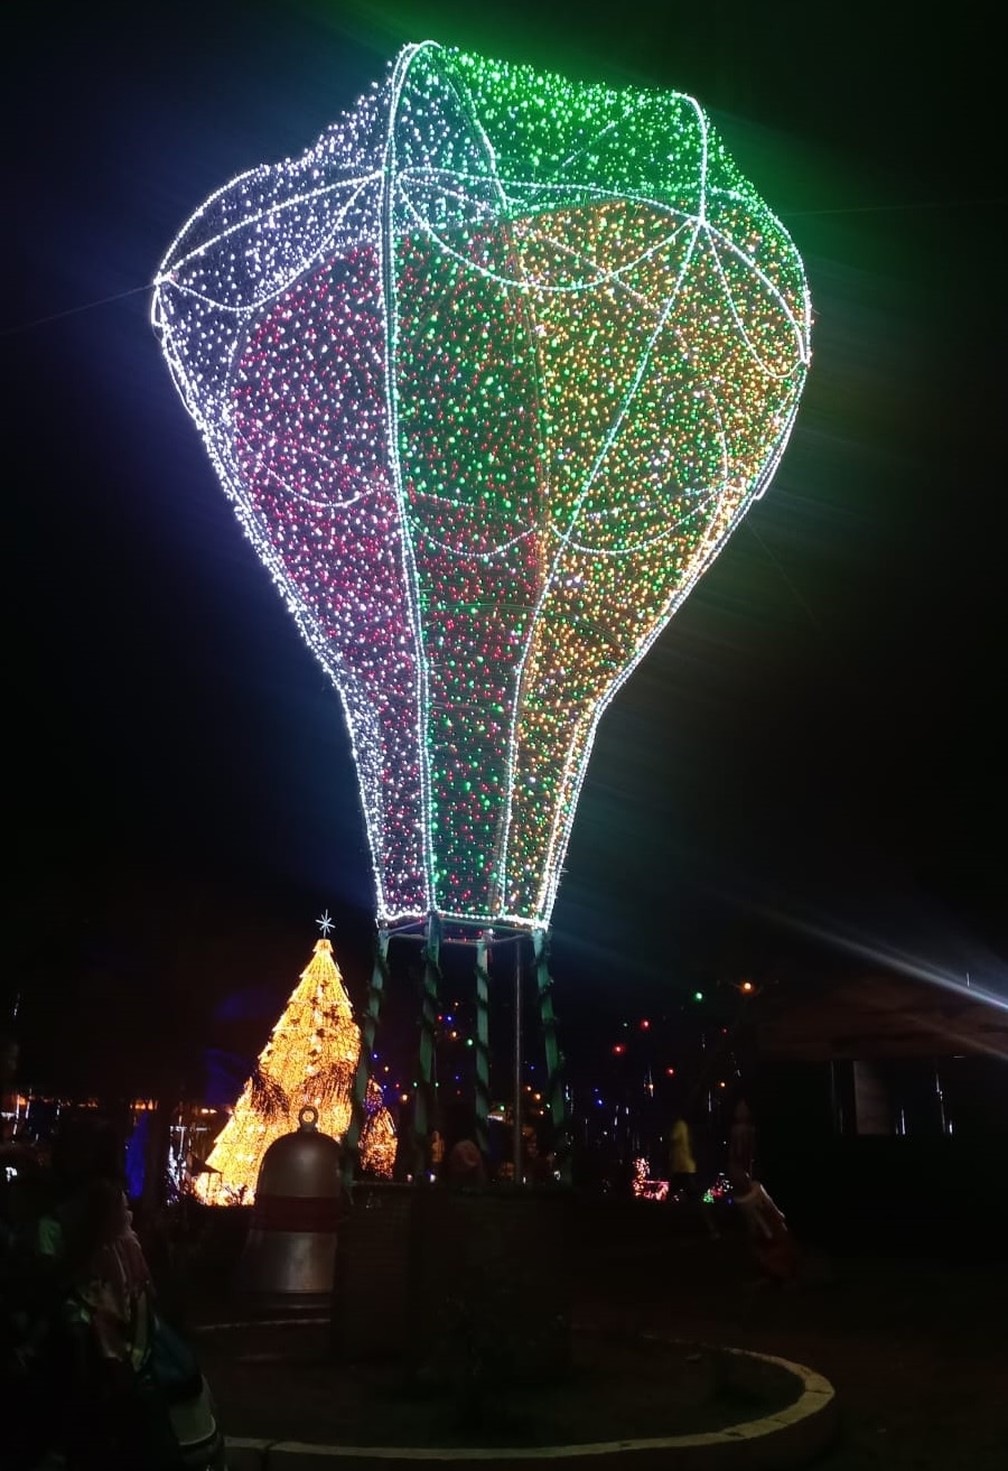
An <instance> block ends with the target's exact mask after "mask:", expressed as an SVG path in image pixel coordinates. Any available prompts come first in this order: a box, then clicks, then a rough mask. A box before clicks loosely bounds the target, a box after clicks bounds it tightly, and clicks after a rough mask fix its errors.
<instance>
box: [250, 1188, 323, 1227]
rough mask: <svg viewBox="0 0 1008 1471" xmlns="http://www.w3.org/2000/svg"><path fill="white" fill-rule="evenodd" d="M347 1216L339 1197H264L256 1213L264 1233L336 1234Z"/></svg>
mask: <svg viewBox="0 0 1008 1471" xmlns="http://www.w3.org/2000/svg"><path fill="white" fill-rule="evenodd" d="M342 1216H343V1202H342V1198H341V1197H340V1196H338V1195H330V1196H319V1195H262V1196H259V1197H257V1199H256V1203H255V1206H254V1208H253V1211H252V1227H253V1229H256V1228H258V1229H259V1230H260V1231H335V1230H336V1229H337V1227H338V1226H339V1223H340V1220H341V1219H342Z"/></svg>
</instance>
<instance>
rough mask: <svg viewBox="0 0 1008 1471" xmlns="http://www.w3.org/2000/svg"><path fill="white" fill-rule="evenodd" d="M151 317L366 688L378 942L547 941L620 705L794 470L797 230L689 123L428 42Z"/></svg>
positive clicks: (352, 713)
mask: <svg viewBox="0 0 1008 1471" xmlns="http://www.w3.org/2000/svg"><path fill="white" fill-rule="evenodd" d="M153 322H154V326H155V328H156V330H157V332H158V334H159V336H160V339H161V344H162V347H163V350H164V353H165V356H166V358H167V360H168V363H169V365H170V367H171V370H172V373H173V376H174V379H175V382H176V385H177V387H178V389H179V392H180V393H181V395H182V398H183V400H184V402H185V404H186V407H187V409H188V410H189V412H190V414H191V415H192V416H193V418H194V419H195V420H196V423H197V424H198V426H199V428H200V431H201V433H202V435H203V438H204V441H205V443H206V446H207V449H208V451H209V453H210V456H211V458H212V460H213V463H214V465H215V467H216V470H217V473H218V475H219V476H220V479H221V482H222V484H223V486H224V489H225V491H226V492H227V494H228V495H229V497H230V498H231V499H232V501H233V502H234V505H235V508H236V511H237V514H238V517H239V519H240V521H241V523H242V525H243V527H244V529H245V531H246V533H247V534H248V535H249V537H250V538H251V539H252V541H253V543H254V544H255V546H256V549H257V550H258V552H259V554H260V556H261V557H262V559H263V561H264V562H265V564H266V566H267V567H268V568H269V571H270V572H271V574H272V576H273V578H274V580H275V581H276V583H277V585H278V587H279V589H280V591H281V592H282V594H283V596H284V598H285V599H286V601H287V604H288V607H289V608H290V610H291V612H292V613H293V615H294V617H295V619H296V620H297V623H298V626H299V628H300V629H301V632H302V634H303V636H304V637H305V639H306V640H307V642H308V643H309V645H310V646H311V648H312V649H313V650H314V651H315V653H316V655H317V657H318V659H319V661H320V662H321V664H322V665H323V667H324V668H325V670H326V671H327V673H328V674H329V676H330V678H331V679H332V681H333V683H334V684H335V686H336V688H337V689H338V691H339V693H340V696H341V699H342V702H343V707H344V710H345V713H346V719H347V724H348V727H349V731H350V738H351V741H352V745H353V753H354V758H355V761H356V765H357V772H358V776H359V780H360V788H361V797H362V802H363V808H364V814H365V818H366V823H367V830H368V837H369V841H370V848H371V854H372V859H373V865H374V875H375V887H376V892H377V915H378V921H379V924H380V925H381V926H383V927H387V926H390V925H396V924H399V923H402V922H407V921H411V920H412V921H416V920H422V919H425V918H426V917H429V916H438V917H439V918H440V920H441V921H442V922H444V923H448V922H452V923H455V924H459V925H462V926H466V925H469V926H474V927H480V926H498V927H499V926H504V927H506V928H510V929H512V930H513V929H516V928H517V929H528V930H531V931H533V933H534V934H536V935H538V936H540V937H542V935H543V934H544V933H545V931H546V928H547V926H548V924H549V920H550V915H551V911H552V908H553V904H554V900H555V898H556V893H557V884H558V878H559V874H560V871H561V867H562V864H563V862H564V857H565V853H566V850H567V845H568V842H569V839H570V834H571V827H572V823H573V820H574V814H575V810H576V806H577V799H578V794H579V791H580V787H581V783H582V781H583V780H584V776H585V772H586V769H587V765H588V758H589V754H590V751H591V746H592V742H593V739H594V735H595V731H596V728H597V726H598V722H599V719H600V717H601V714H602V712H603V710H604V709H605V707H606V706H607V704H608V703H609V701H610V700H611V699H612V698H613V697H614V695H615V694H616V692H617V691H618V690H619V688H620V686H621V684H622V683H623V681H624V680H625V679H626V678H627V677H628V675H629V674H630V673H631V672H632V670H633V669H634V668H635V666H636V665H637V663H638V662H639V660H640V659H641V658H642V657H643V655H644V654H645V653H646V651H647V649H648V648H649V647H650V645H651V644H652V643H653V641H654V640H655V639H656V638H657V637H658V635H659V633H660V632H661V631H662V629H663V628H664V627H665V625H666V624H667V622H668V620H669V619H670V618H671V616H672V614H673V613H674V612H675V610H676V608H677V607H678V606H679V604H680V603H681V602H682V600H683V598H684V597H685V596H686V595H687V593H688V592H689V590H690V588H691V587H692V585H693V583H694V582H695V581H696V579H697V578H698V577H699V576H700V574H701V573H702V572H703V571H704V570H705V569H706V568H707V567H708V566H709V565H710V563H711V561H712V560H713V558H714V556H715V555H716V554H717V552H718V551H719V550H720V548H721V547H722V546H723V545H724V543H725V541H726V539H727V537H728V536H729V534H730V532H731V531H732V530H733V528H734V527H735V526H736V525H737V524H738V522H739V520H740V519H741V517H742V515H743V514H744V513H745V511H746V509H747V507H748V505H749V503H750V502H751V501H752V500H753V499H754V498H755V497H758V496H760V495H761V494H762V493H763V491H764V490H765V489H766V487H767V485H768V483H769V481H770V478H771V476H772V475H773V472H774V470H775V468H776V465H777V463H778V461H779V459H780V456H781V453H782V451H783V449H784V446H785V445H786V443H787V439H788V435H789V433H790V431H791V427H792V424H793V422H794V416H795V413H796V409H797V405H798V400H799V396H800V394H801V390H802V386H803V384H804V381H805V377H806V373H807V369H808V364H809V337H810V304H809V297H808V291H807V286H806V281H805V275H804V271H803V268H802V263H801V260H800V258H799V256H798V253H797V251H796V249H795V247H794V244H793V243H792V241H791V239H790V237H789V235H788V234H787V232H786V230H785V229H784V228H783V226H782V225H781V224H780V223H779V221H777V220H776V219H775V218H774V216H773V215H772V214H771V213H770V211H769V210H768V209H767V207H766V205H765V204H763V202H762V201H761V199H760V198H759V196H758V195H757V194H756V192H755V190H754V189H753V188H752V186H751V185H750V184H749V183H748V182H747V181H746V180H745V179H744V178H743V177H742V175H741V174H740V173H739V171H738V169H737V168H736V167H735V165H734V164H733V163H732V161H731V160H730V159H729V158H728V156H727V155H726V153H725V151H724V148H723V146H722V144H721V143H720V141H719V140H718V138H717V137H716V135H715V134H714V133H713V131H712V129H711V127H710V125H709V123H708V121H707V119H706V117H705V115H704V113H703V112H702V110H701V109H700V107H699V106H698V105H697V104H696V103H695V102H694V101H693V100H692V99H691V98H689V97H686V96H683V95H681V94H678V93H669V92H657V91H640V90H629V89H627V90H620V91H615V90H612V89H609V88H607V87H604V86H599V85H590V86H589V85H579V84H576V83H572V82H569V81H566V80H564V79H563V78H561V77H558V76H553V75H546V74H541V73H539V72H537V71H535V70H533V69H532V68H530V67H525V66H516V65H510V64H505V63H501V62H495V61H490V60H487V59H485V58H483V57H479V56H472V55H466V54H463V53H461V52H459V51H456V50H451V49H447V48H445V47H442V46H440V45H437V44H435V43H434V42H430V41H427V42H423V43H421V44H419V45H411V46H407V47H406V48H404V50H403V51H402V52H401V53H400V54H399V56H398V58H397V59H396V61H395V63H394V66H393V68H392V70H391V72H390V74H389V76H388V78H387V80H386V81H385V83H384V85H382V86H381V87H376V88H374V89H373V90H372V92H371V93H370V94H369V95H368V96H367V97H365V98H364V99H363V100H362V101H360V102H359V103H358V104H357V106H356V107H355V108H354V110H353V111H352V112H350V113H348V114H347V115H345V116H344V117H343V118H342V119H341V120H340V121H339V122H337V123H335V124H334V125H333V126H332V127H331V128H330V129H329V130H328V131H327V132H325V133H324V134H323V135H322V137H321V138H320V139H319V141H318V142H317V143H316V145H315V146H314V147H313V148H312V149H310V150H309V151H308V152H307V153H306V154H304V155H303V156H302V157H301V158H298V159H289V160H285V161H283V162H282V163H278V164H274V165H264V166H262V167H260V168H257V169H253V170H251V171H250V172H249V173H246V174H243V175H241V176H240V177H239V178H237V179H235V180H234V181H233V182H232V183H230V184H228V185H226V186H225V187H224V188H223V189H221V190H220V191H219V192H218V193H216V194H214V195H213V196H212V197H211V198H210V199H209V200H208V201H207V203H206V204H205V205H203V207H202V208H201V209H199V210H198V211H197V212H196V214H195V215H194V216H193V217H192V219H191V220H190V221H189V222H188V223H187V224H186V226H185V227H184V229H183V230H182V231H181V233H180V234H179V236H178V237H177V239H176V240H175V241H174V242H173V244H172V246H171V248H170V250H169V251H168V254H167V256H166V257H165V260H164V263H163V265H162V266H161V268H160V270H159V271H158V274H157V278H156V282H155V292H154V303H153Z"/></svg>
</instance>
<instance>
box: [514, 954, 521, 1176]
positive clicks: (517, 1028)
mask: <svg viewBox="0 0 1008 1471" xmlns="http://www.w3.org/2000/svg"><path fill="white" fill-rule="evenodd" d="M521 981H522V957H521V938H520V937H516V939H515V977H514V1014H515V1020H514V1140H513V1145H512V1159H513V1163H514V1182H515V1184H516V1185H520V1184H521V1182H522V1175H521V1168H522V1096H521V1090H522V1004H521Z"/></svg>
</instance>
